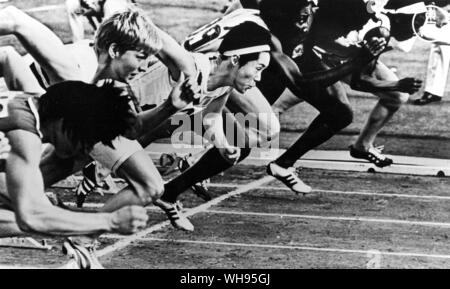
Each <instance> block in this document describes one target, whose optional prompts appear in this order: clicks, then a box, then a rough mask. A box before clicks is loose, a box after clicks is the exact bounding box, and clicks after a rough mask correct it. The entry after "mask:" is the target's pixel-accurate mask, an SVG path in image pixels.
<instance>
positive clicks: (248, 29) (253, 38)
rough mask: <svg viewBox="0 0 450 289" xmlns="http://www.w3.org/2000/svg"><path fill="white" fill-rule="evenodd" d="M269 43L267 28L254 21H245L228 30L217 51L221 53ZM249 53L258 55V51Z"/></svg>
mask: <svg viewBox="0 0 450 289" xmlns="http://www.w3.org/2000/svg"><path fill="white" fill-rule="evenodd" d="M270 44H271V35H270V32H269V31H268V30H267V29H265V28H263V27H262V26H259V25H258V24H256V23H255V22H251V21H246V22H243V23H241V24H239V25H237V26H235V27H233V28H231V30H230V32H228V33H227V34H226V35H225V37H224V38H223V41H222V43H221V44H220V46H219V49H218V51H219V53H220V54H222V55H223V54H224V53H226V52H227V51H232V50H238V49H243V48H249V47H254V46H262V45H268V46H270ZM269 49H270V48H269ZM251 54H257V55H259V52H253V53H251ZM242 56H243V55H241V57H242Z"/></svg>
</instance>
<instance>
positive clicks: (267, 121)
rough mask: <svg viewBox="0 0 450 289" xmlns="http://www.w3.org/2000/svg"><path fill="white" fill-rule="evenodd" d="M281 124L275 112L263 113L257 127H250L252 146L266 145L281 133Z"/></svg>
mask: <svg viewBox="0 0 450 289" xmlns="http://www.w3.org/2000/svg"><path fill="white" fill-rule="evenodd" d="M280 130H281V126H280V121H279V120H278V117H277V116H276V115H275V114H274V113H267V114H261V116H260V117H259V118H258V126H257V128H249V129H248V134H249V139H250V146H255V145H256V146H258V147H265V146H267V145H268V144H270V142H271V141H272V140H274V139H276V138H277V137H278V136H279V134H280Z"/></svg>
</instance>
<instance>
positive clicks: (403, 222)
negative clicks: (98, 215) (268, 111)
mask: <svg viewBox="0 0 450 289" xmlns="http://www.w3.org/2000/svg"><path fill="white" fill-rule="evenodd" d="M66 204H69V205H72V206H75V203H66ZM84 206H85V207H86V208H100V207H102V206H103V205H101V204H94V203H88V204H85V205H84ZM146 209H147V211H148V212H159V213H161V214H162V213H163V212H162V211H161V209H159V208H158V207H155V206H150V207H146ZM188 212H189V209H187V210H186V211H185V212H183V213H185V215H188ZM203 212H205V213H210V214H219V215H220V214H222V215H240V216H261V217H275V218H298V219H313V220H327V221H350V222H367V223H385V224H399V225H410V226H425V227H442V228H450V223H446V222H432V221H410V220H398V219H380V218H369V217H335V216H316V215H301V214H283V213H260V212H240V211H227V210H204V211H203Z"/></svg>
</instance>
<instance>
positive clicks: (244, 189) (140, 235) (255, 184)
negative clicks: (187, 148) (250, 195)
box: [97, 176, 273, 257]
mask: <svg viewBox="0 0 450 289" xmlns="http://www.w3.org/2000/svg"><path fill="white" fill-rule="evenodd" d="M272 180H273V178H272V177H269V176H268V177H264V178H261V179H259V180H256V181H253V182H251V183H249V184H247V185H245V186H242V187H240V188H238V189H236V190H234V191H231V192H229V193H227V194H225V195H222V196H220V197H217V198H215V199H213V200H211V201H209V202H207V203H205V204H202V205H200V206H198V207H195V208H192V209H190V210H188V211H186V212H185V213H184V215H185V216H186V217H189V216H192V215H195V214H197V213H201V212H204V211H206V210H208V209H209V208H210V207H212V206H214V205H217V204H219V203H220V202H222V201H224V200H226V199H228V198H231V197H233V196H236V195H239V194H242V193H245V192H247V191H250V190H252V189H254V188H255V187H258V186H262V185H264V184H265V183H268V182H270V181H272ZM169 224H170V222H169V221H168V220H167V221H164V222H162V223H159V224H156V225H154V226H151V227H149V228H147V229H145V230H142V231H141V232H139V233H136V234H133V235H131V236H128V237H125V238H123V239H120V240H119V241H118V242H116V243H114V244H112V245H110V246H108V247H105V248H103V249H102V250H99V251H98V252H97V256H98V257H102V256H105V255H107V254H109V253H112V252H114V251H116V250H119V249H122V248H124V247H126V246H128V245H129V244H131V243H132V242H134V241H137V240H139V239H142V238H144V237H145V236H146V235H148V234H149V233H152V232H154V231H157V230H160V229H162V228H164V227H165V226H167V225H169Z"/></svg>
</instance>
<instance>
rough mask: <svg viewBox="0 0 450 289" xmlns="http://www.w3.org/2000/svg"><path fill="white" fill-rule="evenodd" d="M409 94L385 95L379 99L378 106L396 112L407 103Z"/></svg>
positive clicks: (396, 92) (390, 93) (395, 93)
mask: <svg viewBox="0 0 450 289" xmlns="http://www.w3.org/2000/svg"><path fill="white" fill-rule="evenodd" d="M408 99H409V94H407V93H404V92H398V91H393V92H389V93H386V95H385V96H384V97H382V98H380V104H381V105H382V106H384V107H386V108H387V109H388V110H390V111H396V110H398V109H399V108H400V107H401V106H402V105H403V104H405V103H406V102H408Z"/></svg>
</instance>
